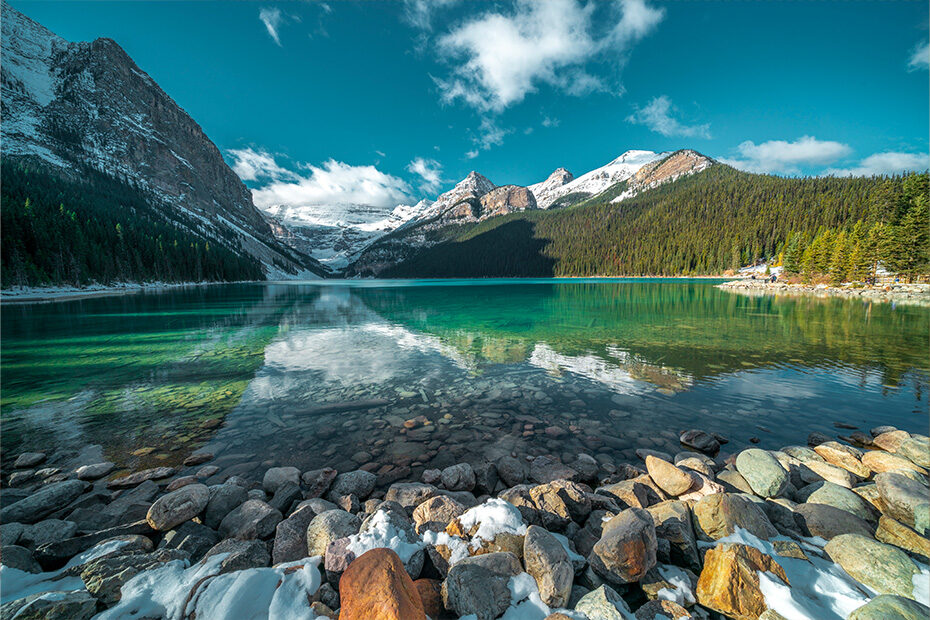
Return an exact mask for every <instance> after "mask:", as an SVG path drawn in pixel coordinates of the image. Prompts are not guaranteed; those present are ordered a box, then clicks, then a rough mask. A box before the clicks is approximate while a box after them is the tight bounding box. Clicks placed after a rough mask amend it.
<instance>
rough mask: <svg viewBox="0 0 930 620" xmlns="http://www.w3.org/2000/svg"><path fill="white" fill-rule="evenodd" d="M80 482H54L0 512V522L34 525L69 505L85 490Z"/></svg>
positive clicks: (82, 482)
mask: <svg viewBox="0 0 930 620" xmlns="http://www.w3.org/2000/svg"><path fill="white" fill-rule="evenodd" d="M87 486H88V485H87V483H86V482H84V481H82V480H65V481H64V482H55V483H52V484H50V485H48V486H46V487H43V488H41V489H39V491H37V492H36V493H33V494H32V495H29V496H28V497H26V498H23V499H21V500H19V501H18V502H16V503H15V504H11V505H9V506H6V507H5V508H3V509H2V510H0V522H2V523H11V522H13V521H16V522H18V523H36V522H37V521H41V520H42V519H43V518H45V517H47V516H48V515H50V514H51V513H53V512H55V511H56V510H58V509H59V508H61V507H62V506H64V505H67V504H69V503H70V502H72V501H73V500H75V499H77V497H78V496H79V495H80V494H81V493H83V492H84V491H85V490H86V489H87Z"/></svg>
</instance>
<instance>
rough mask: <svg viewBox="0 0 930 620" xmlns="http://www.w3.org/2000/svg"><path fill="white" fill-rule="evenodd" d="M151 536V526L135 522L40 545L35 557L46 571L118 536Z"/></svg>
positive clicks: (152, 531) (153, 532) (152, 532)
mask: <svg viewBox="0 0 930 620" xmlns="http://www.w3.org/2000/svg"><path fill="white" fill-rule="evenodd" d="M153 534H155V531H154V530H153V529H152V526H150V525H149V524H148V523H147V522H145V521H137V522H135V523H129V524H126V525H119V526H117V527H112V528H108V529H105V530H100V531H99V532H94V533H93V534H87V535H84V536H75V537H74V538H67V539H65V540H62V541H60V542H55V543H49V544H47V545H42V546H41V547H38V548H37V549H36V553H35V555H36V559H37V560H38V561H39V563H40V564H41V565H42V566H43V567H45V568H46V569H52V568H58V567H60V566H61V565H62V564H64V563H65V562H67V561H68V560H70V559H71V558H72V557H74V556H76V555H77V554H79V553H81V552H82V551H87V550H88V549H90V548H91V547H93V546H94V545H96V544H97V543H99V542H101V541H104V540H108V539H111V538H115V537H118V536H135V535H146V536H150V535H153Z"/></svg>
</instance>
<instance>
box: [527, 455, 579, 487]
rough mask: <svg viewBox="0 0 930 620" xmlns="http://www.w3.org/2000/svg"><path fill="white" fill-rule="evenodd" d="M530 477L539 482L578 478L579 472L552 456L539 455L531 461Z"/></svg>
mask: <svg viewBox="0 0 930 620" xmlns="http://www.w3.org/2000/svg"><path fill="white" fill-rule="evenodd" d="M530 478H532V479H533V480H535V481H536V482H538V483H539V484H545V483H547V482H552V481H553V480H576V479H577V478H578V472H577V471H575V470H574V469H572V468H571V467H569V466H568V465H563V464H562V462H561V461H559V460H558V459H557V458H555V457H552V456H537V457H536V458H535V459H533V461H532V462H531V463H530Z"/></svg>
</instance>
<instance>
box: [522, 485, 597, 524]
mask: <svg viewBox="0 0 930 620" xmlns="http://www.w3.org/2000/svg"><path fill="white" fill-rule="evenodd" d="M529 494H530V498H531V499H532V500H533V504H534V505H535V506H536V510H537V511H538V514H539V518H540V520H541V522H542V525H543V527H545V528H546V529H550V530H556V531H563V530H564V529H565V528H566V527H567V526H568V524H569V523H571V522H572V521H577V522H578V523H584V520H585V519H586V518H587V516H588V514H590V512H591V500H590V499H588V494H587V493H586V492H585V489H584V488H583V487H582V486H581V485H580V484H578V483H577V482H570V481H568V480H553V481H552V482H549V483H547V484H540V485H537V486H535V487H532V488H530V490H529Z"/></svg>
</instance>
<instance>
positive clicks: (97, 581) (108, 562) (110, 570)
mask: <svg viewBox="0 0 930 620" xmlns="http://www.w3.org/2000/svg"><path fill="white" fill-rule="evenodd" d="M187 559H188V555H187V554H186V553H184V552H183V551H178V550H177V549H159V550H157V551H154V552H152V553H145V554H131V555H116V556H107V557H103V558H98V559H96V560H93V561H91V562H88V563H87V564H85V566H84V570H83V571H81V581H83V582H84V586H85V587H86V588H87V591H88V592H90V593H91V595H92V596H93V597H94V598H96V599H97V600H98V601H100V602H102V603H103V604H104V605H112V604H113V603H116V602H117V601H119V599H120V596H121V592H120V590H121V589H122V587H123V586H124V585H125V584H126V582H127V581H129V580H130V579H132V578H133V577H135V576H136V575H138V574H139V573H141V572H143V571H147V570H152V569H154V568H157V567H159V566H161V565H162V564H164V563H166V562H171V561H173V560H187Z"/></svg>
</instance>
